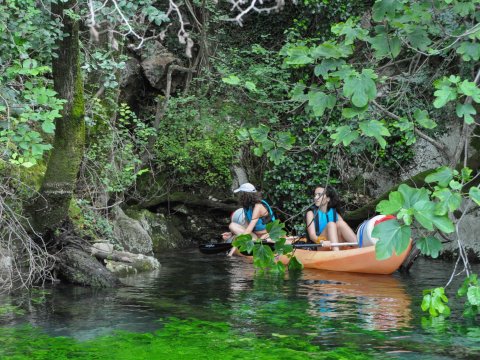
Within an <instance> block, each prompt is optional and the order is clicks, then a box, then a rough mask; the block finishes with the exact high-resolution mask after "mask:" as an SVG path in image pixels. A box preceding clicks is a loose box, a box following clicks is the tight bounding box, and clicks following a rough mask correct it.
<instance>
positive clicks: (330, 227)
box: [321, 222, 339, 251]
mask: <svg viewBox="0 0 480 360" xmlns="http://www.w3.org/2000/svg"><path fill="white" fill-rule="evenodd" d="M324 233H325V235H326V237H327V239H328V241H330V242H331V243H338V241H339V239H338V237H339V236H338V229H337V224H336V223H334V222H329V223H328V224H327V227H326V228H325V230H323V232H322V234H321V235H324ZM332 250H333V251H338V250H339V248H338V246H334V247H333V249H332Z"/></svg>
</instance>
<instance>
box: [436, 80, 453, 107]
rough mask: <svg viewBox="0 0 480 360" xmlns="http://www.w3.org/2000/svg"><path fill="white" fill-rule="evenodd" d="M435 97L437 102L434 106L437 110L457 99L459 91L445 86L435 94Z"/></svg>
mask: <svg viewBox="0 0 480 360" xmlns="http://www.w3.org/2000/svg"><path fill="white" fill-rule="evenodd" d="M433 94H434V95H435V101H434V102H433V106H435V107H436V108H437V109H439V108H441V107H444V106H445V104H447V103H448V102H450V101H453V100H455V99H456V98H457V90H456V88H454V87H451V86H448V85H443V86H441V87H440V88H439V89H438V90H437V91H435V92H434V93H433Z"/></svg>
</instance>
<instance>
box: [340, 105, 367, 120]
mask: <svg viewBox="0 0 480 360" xmlns="http://www.w3.org/2000/svg"><path fill="white" fill-rule="evenodd" d="M367 109H368V106H364V107H362V108H358V107H355V106H353V107H351V108H347V107H344V108H343V109H342V116H343V117H344V118H346V119H351V118H354V117H355V116H361V115H363V114H365V112H366V111H367Z"/></svg>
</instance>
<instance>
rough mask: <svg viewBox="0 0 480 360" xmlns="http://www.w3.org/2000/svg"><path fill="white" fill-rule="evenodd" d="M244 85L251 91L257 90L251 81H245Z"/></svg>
mask: <svg viewBox="0 0 480 360" xmlns="http://www.w3.org/2000/svg"><path fill="white" fill-rule="evenodd" d="M245 87H246V88H247V89H248V90H250V91H251V92H258V90H257V86H256V85H255V84H254V83H253V82H251V81H245Z"/></svg>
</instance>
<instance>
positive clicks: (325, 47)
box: [311, 42, 346, 59]
mask: <svg viewBox="0 0 480 360" xmlns="http://www.w3.org/2000/svg"><path fill="white" fill-rule="evenodd" d="M345 55H346V54H344V49H343V48H342V47H340V46H338V45H337V44H333V43H331V42H324V43H323V44H321V45H318V46H317V47H315V48H314V49H312V52H311V56H312V57H313V58H314V59H318V58H325V59H340V58H341V57H343V56H345Z"/></svg>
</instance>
